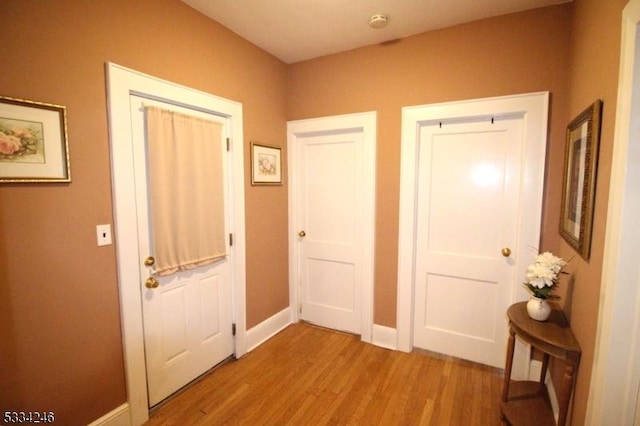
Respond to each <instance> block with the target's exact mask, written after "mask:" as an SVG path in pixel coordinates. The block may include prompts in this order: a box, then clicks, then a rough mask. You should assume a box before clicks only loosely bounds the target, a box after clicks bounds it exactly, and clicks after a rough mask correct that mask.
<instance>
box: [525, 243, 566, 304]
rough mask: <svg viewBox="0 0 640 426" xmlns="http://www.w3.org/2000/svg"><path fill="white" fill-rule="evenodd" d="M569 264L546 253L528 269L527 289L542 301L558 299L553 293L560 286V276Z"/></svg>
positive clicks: (539, 256) (537, 257) (537, 258)
mask: <svg viewBox="0 0 640 426" xmlns="http://www.w3.org/2000/svg"><path fill="white" fill-rule="evenodd" d="M566 264H567V262H565V261H564V260H563V259H561V258H559V257H557V256H554V255H553V254H551V253H549V252H548V251H547V252H544V253H542V254H539V255H538V256H536V259H535V262H534V263H532V264H531V265H529V266H528V267H527V272H526V276H525V278H526V281H525V283H524V285H525V287H527V289H529V291H530V292H531V293H532V294H533V296H534V297H537V298H540V299H550V298H556V297H558V296H555V295H553V294H551V292H552V291H553V290H554V289H555V288H556V286H557V285H558V275H559V274H560V273H561V272H562V268H563V267H564V266H565V265H566Z"/></svg>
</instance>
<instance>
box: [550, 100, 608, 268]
mask: <svg viewBox="0 0 640 426" xmlns="http://www.w3.org/2000/svg"><path fill="white" fill-rule="evenodd" d="M601 115H602V101H600V100H597V101H595V102H594V103H593V104H592V105H590V106H589V107H588V108H587V109H585V110H584V111H582V112H581V113H580V114H579V115H578V116H577V117H576V118H574V119H573V120H572V121H571V122H570V123H569V125H568V126H567V135H566V145H565V166H564V179H563V196H562V209H561V217H560V234H561V235H562V237H563V238H564V239H565V240H566V241H567V243H569V245H570V246H571V247H573V248H574V249H575V250H576V251H577V252H578V254H580V256H581V257H582V258H584V259H585V260H588V259H589V255H590V251H591V231H592V226H593V207H594V202H595V190H596V177H597V169H598V151H599V145H600V121H601Z"/></svg>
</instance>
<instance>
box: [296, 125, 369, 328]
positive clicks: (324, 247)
mask: <svg viewBox="0 0 640 426" xmlns="http://www.w3.org/2000/svg"><path fill="white" fill-rule="evenodd" d="M364 117H365V120H364V121H365V122H366V123H368V124H365V125H363V124H362V121H363V116H360V115H357V116H356V117H355V118H353V117H348V116H339V118H335V117H334V118H331V117H327V118H325V119H315V120H311V121H301V122H291V123H289V132H290V136H289V138H290V155H291V156H292V159H291V164H292V166H291V175H292V188H293V189H292V193H293V194H292V195H293V199H292V204H293V206H292V207H293V221H292V223H293V226H292V233H293V234H294V238H295V240H294V241H295V242H294V244H295V248H294V261H293V262H294V263H295V272H294V276H293V280H294V281H295V282H296V283H299V307H300V310H299V317H300V318H301V319H303V320H305V321H308V322H311V323H315V324H319V325H322V326H324V327H329V328H332V329H337V330H343V331H347V332H350V333H355V334H362V335H363V339H364V340H368V339H369V336H370V334H371V327H372V294H373V293H372V289H373V272H372V271H373V200H374V196H373V194H374V191H375V188H374V185H375V179H374V171H375V114H369V115H368V116H366V115H365V116H364ZM367 126H368V127H367ZM295 290H298V289H294V291H295Z"/></svg>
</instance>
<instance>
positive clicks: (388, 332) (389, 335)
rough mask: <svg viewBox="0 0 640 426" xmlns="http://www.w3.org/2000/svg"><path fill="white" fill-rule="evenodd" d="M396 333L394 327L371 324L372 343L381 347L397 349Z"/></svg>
mask: <svg viewBox="0 0 640 426" xmlns="http://www.w3.org/2000/svg"><path fill="white" fill-rule="evenodd" d="M397 341H398V333H397V331H396V329H395V328H391V327H385V326H382V325H377V324H373V340H372V342H371V343H373V344H374V345H376V346H380V347H381V348H387V349H391V350H394V351H395V350H397V347H396V344H397Z"/></svg>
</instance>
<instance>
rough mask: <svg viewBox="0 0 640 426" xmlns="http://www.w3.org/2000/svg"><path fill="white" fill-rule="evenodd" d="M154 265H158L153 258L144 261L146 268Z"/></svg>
mask: <svg viewBox="0 0 640 426" xmlns="http://www.w3.org/2000/svg"><path fill="white" fill-rule="evenodd" d="M154 263H156V260H155V259H154V258H153V256H149V257H147V258H146V259H145V260H144V266H153V264H154Z"/></svg>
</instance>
